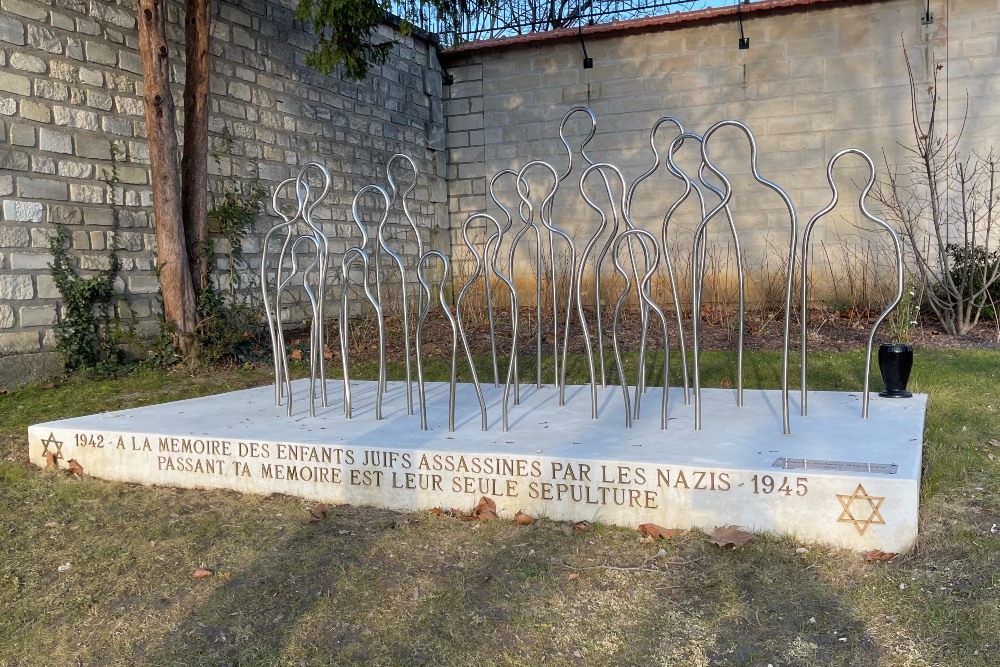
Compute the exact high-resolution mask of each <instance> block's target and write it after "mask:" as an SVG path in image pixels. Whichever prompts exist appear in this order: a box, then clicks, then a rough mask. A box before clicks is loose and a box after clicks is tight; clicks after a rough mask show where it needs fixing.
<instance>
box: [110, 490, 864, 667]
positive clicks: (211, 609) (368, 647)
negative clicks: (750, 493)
mask: <svg viewBox="0 0 1000 667" xmlns="http://www.w3.org/2000/svg"><path fill="white" fill-rule="evenodd" d="M660 546H662V547H664V549H665V550H666V551H667V553H666V554H664V555H662V556H660V557H659V558H657V557H656V556H655V554H656V553H657V549H658V548H659V547H660ZM259 548H260V553H259V555H258V556H257V558H256V559H254V560H253V561H252V562H249V563H248V564H246V566H245V567H243V568H241V569H240V570H239V571H232V572H228V573H226V574H224V575H223V576H225V577H226V578H225V579H224V581H219V580H214V581H212V580H210V581H209V582H206V585H213V586H215V589H214V590H213V591H212V593H211V594H210V595H208V596H207V597H206V598H205V599H203V600H202V601H201V602H200V603H199V604H198V605H196V606H195V607H194V608H193V609H192V610H191V611H190V613H189V614H188V615H187V616H186V617H185V618H183V619H181V620H180V622H179V623H178V624H177V626H176V627H175V628H174V629H173V630H172V631H171V632H170V633H169V634H168V635H167V636H166V637H164V638H163V640H162V642H160V644H159V646H158V647H157V648H156V649H153V650H151V651H150V652H149V653H148V654H146V655H143V656H136V657H137V659H138V662H139V663H140V664H149V665H162V666H167V665H191V664H205V665H317V664H324V665H325V664H330V665H334V664H335V665H399V666H403V665H454V666H458V665H469V666H473V665H475V666H477V667H479V666H481V665H484V664H489V665H510V666H512V667H513V666H514V665H519V666H520V665H536V664H543V663H544V664H555V665H581V664H595V665H648V664H665V663H666V662H667V661H677V662H676V664H692V665H696V664H710V665H765V664H767V663H768V662H771V663H773V664H783V665H789V664H791V665H796V664H798V665H844V666H847V665H850V666H851V667H858V666H866V665H876V664H878V655H879V650H878V648H877V646H876V644H875V642H874V641H873V640H872V638H871V637H869V636H868V635H867V634H866V632H865V624H864V622H863V621H862V620H860V619H859V618H857V617H856V616H855V615H854V614H853V613H852V612H851V610H850V609H849V608H848V607H847V606H845V605H844V604H843V603H842V600H841V596H840V595H838V593H837V591H836V590H835V588H834V587H833V585H832V584H830V583H827V582H824V581H823V580H822V579H821V578H820V577H819V576H818V575H817V574H816V573H815V572H813V571H812V570H811V568H809V567H808V564H807V563H806V562H805V561H803V559H802V558H801V557H800V556H798V555H796V554H795V553H794V548H793V547H791V546H790V545H789V544H788V543H786V542H781V541H773V540H763V541H762V542H760V543H758V544H755V545H751V546H749V547H746V548H743V549H741V550H739V551H729V552H726V551H721V550H719V549H717V548H716V547H714V546H711V545H708V543H707V541H706V540H705V539H704V538H703V537H702V536H699V535H697V534H689V535H687V536H685V537H683V538H680V539H677V540H674V541H672V542H663V543H661V544H659V545H639V546H637V545H636V543H635V533H632V532H630V531H623V530H618V529H613V528H606V527H601V526H599V527H598V529H597V531H595V532H593V533H584V534H578V533H574V532H573V531H571V530H567V527H566V526H565V525H562V524H555V523H552V522H547V521H544V520H543V521H540V522H539V523H537V524H535V525H533V526H530V527H517V526H514V525H513V524H512V523H511V522H493V523H489V524H481V525H480V524H475V523H468V522H462V521H459V520H457V519H454V518H449V517H436V516H434V515H433V514H430V513H417V514H400V513H396V512H390V511H384V510H374V509H368V508H355V507H350V506H341V507H337V508H335V509H334V510H332V512H331V514H330V516H328V517H327V518H326V519H325V520H323V521H320V522H316V523H312V524H302V525H299V526H297V527H296V528H294V530H293V532H292V534H290V535H285V536H284V537H283V538H282V539H281V540H279V541H277V542H274V543H269V544H267V543H265V544H260V545H259ZM595 560H596V561H597V562H598V563H612V564H619V565H622V566H640V565H643V564H645V565H647V566H652V567H657V568H658V569H662V572H661V573H653V572H641V571H619V570H614V569H600V568H592V566H593V564H594V561H595ZM220 567H221V566H220ZM588 568H592V569H588ZM573 573H576V574H579V577H571V576H570V575H571V574H573ZM195 585H198V584H197V583H196V584H195ZM810 619H812V620H810ZM94 664H100V662H99V661H96V662H95V663H94Z"/></svg>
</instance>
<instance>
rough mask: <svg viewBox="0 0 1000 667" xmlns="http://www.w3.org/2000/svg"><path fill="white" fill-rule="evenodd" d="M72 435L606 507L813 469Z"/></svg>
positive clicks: (298, 473) (209, 459)
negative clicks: (760, 470)
mask: <svg viewBox="0 0 1000 667" xmlns="http://www.w3.org/2000/svg"><path fill="white" fill-rule="evenodd" d="M53 439H54V438H53ZM70 442H72V443H74V444H75V445H76V447H77V448H78V449H81V450H85V449H104V450H116V452H117V455H119V456H120V455H122V453H124V452H128V453H129V455H130V456H132V455H135V456H140V457H144V458H145V457H148V459H149V463H150V464H154V463H155V467H156V470H157V471H158V472H159V473H160V474H166V475H169V474H170V473H171V472H175V473H188V474H195V475H205V476H206V477H230V476H232V477H247V478H258V479H267V480H281V481H286V482H300V483H307V484H328V485H343V486H353V487H374V488H387V489H399V490H414V491H425V492H441V493H460V494H468V495H470V496H479V495H487V496H494V497H498V498H503V497H507V498H525V499H530V500H533V501H558V502H563V501H568V502H574V503H583V504H588V505H599V506H600V505H617V506H624V507H639V508H644V509H658V507H659V503H660V502H661V498H660V491H661V490H673V491H692V492H699V491H701V492H713V493H732V492H747V493H752V494H755V495H772V494H773V495H777V496H786V497H796V496H798V497H801V496H805V495H807V494H808V492H809V479H808V477H807V476H787V475H779V474H775V475H770V474H753V475H750V476H749V479H746V478H745V476H743V475H741V474H740V473H738V472H735V471H719V470H698V469H696V468H681V467H676V466H671V467H663V466H656V465H636V464H629V465H617V464H599V463H587V462H584V461H565V460H564V461H557V460H546V459H535V458H528V457H507V456H502V455H495V454H457V453H447V454H440V453H423V452H413V451H395V450H390V449H370V448H357V447H339V446H330V445H309V444H286V443H280V442H252V441H239V440H224V439H204V438H181V437H148V436H141V435H132V434H123V435H117V434H109V435H104V434H96V433H93V432H82V431H78V432H76V433H74V435H73V438H72V440H71V441H70ZM107 453H110V452H107ZM164 481H165V482H166V481H167V479H164Z"/></svg>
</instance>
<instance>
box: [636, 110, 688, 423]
mask: <svg viewBox="0 0 1000 667" xmlns="http://www.w3.org/2000/svg"><path fill="white" fill-rule="evenodd" d="M664 123H673V125H674V126H675V127H676V128H677V132H678V133H679V136H680V137H683V136H684V134H685V133H684V126H683V125H682V124H681V122H680V121H679V120H677V119H676V118H674V117H673V116H663V117H661V118H659V119H658V120H657V121H656V122H655V123H653V129H651V130H650V131H649V147H650V148H651V149H652V151H653V164H652V165H651V166H650V167H649V169H647V170H646V171H645V172H643V173H642V174H640V175H639V176H638V177H637V178H636V179H635V180H634V181H632V184H631V185H630V186H629V189H628V193H627V194H626V196H625V203H624V206H623V210H624V214H625V218H626V224H627V228H628V229H634V228H635V226H634V225H633V224H632V222H631V220H632V199H633V197H634V196H635V191H636V189H638V187H639V186H640V185H641V184H642V182H643V181H645V180H646V179H647V178H649V177H650V176H652V175H653V174H654V173H656V170H657V169H658V168H659V166H660V161H661V159H663V158H661V156H660V152H659V150H658V149H657V148H656V131H657V130H658V129H660V126H661V125H663V124H664ZM675 142H677V138H675V140H674V141H672V142H671V143H670V146H669V148H668V149H667V156H666V160H669V158H670V156H671V151H673V150H676V149H675V148H674V145H675ZM683 143H684V139H683V138H680V141H679V143H677V144H676V146H677V148H680V146H681V145H683ZM666 160H664V161H666ZM668 170H669V167H668ZM671 173H672V174H673V175H675V176H676V175H677V174H676V173H674V172H673V171H671ZM682 180H685V179H683V178H682ZM685 184H686V189H685V192H684V193H683V194H682V195H681V197H680V198H678V200H677V201H675V202H674V204H672V205H671V206H670V207H668V209H667V211H666V213H664V215H663V225H662V233H661V239H662V240H661V247H660V253H661V255H662V257H663V261H664V264H666V267H667V279H668V280H669V281H670V291H671V294H672V296H673V299H674V310H675V311H676V314H677V333H678V339H679V345H678V347H679V348H680V353H681V365H682V368H683V380H684V403H685V405H686V404H687V403H688V400H689V399H688V371H687V350H686V349H685V345H684V321H683V318H682V316H681V305H680V303H681V302H680V297H679V296H678V292H677V276H676V275H675V273H674V263H673V261H672V259H671V256H670V244H669V243H668V242H667V225H668V223H669V221H670V217H671V216H672V215H673V213H674V212H675V211H676V210H677V208H678V207H679V206H680V204H681V203H682V202H683V201H684V200H685V199H686V198H687V196H688V194H690V192H691V183H690V181H685ZM702 214H703V215H702V217H704V211H702ZM639 243H640V245H641V246H642V249H643V254H644V256H645V260H646V262H647V263H648V262H649V252H648V251H647V250H646V246H645V243H644V241H643V239H642V237H641V236H640V237H639ZM629 258H630V259H631V260H632V261H633V269H635V267H634V254H633V253H632V246H631V243H629ZM633 274H634V275H635V279H636V281H637V282H638V281H639V273H638V270H633ZM642 303H643V300H641V299H640V309H641V310H642V323H643V333H642V339H643V340H645V339H646V332H647V330H648V329H649V311H648V309H647V308H645V307H644V306H643V305H642ZM645 386H646V385H645V378H643V383H642V387H643V390H645Z"/></svg>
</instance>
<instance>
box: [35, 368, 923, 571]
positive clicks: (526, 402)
mask: <svg viewBox="0 0 1000 667" xmlns="http://www.w3.org/2000/svg"><path fill="white" fill-rule="evenodd" d="M404 386H405V385H404V384H403V383H399V382H396V383H390V385H389V391H388V393H387V395H386V397H385V399H384V401H385V402H384V408H383V414H384V416H385V418H384V419H382V420H379V421H376V420H375V418H374V398H375V384H374V383H372V382H354V383H352V392H353V400H352V403H353V405H354V412H353V418H352V419H350V420H347V419H345V418H344V414H343V412H344V410H343V402H342V398H341V395H342V384H341V383H340V382H335V381H330V382H329V383H328V387H329V398H330V402H329V407H328V408H318V410H317V415H316V417H310V416H309V415H308V412H307V410H306V402H305V400H303V397H304V396H305V392H306V387H307V381H305V380H302V381H299V382H297V383H295V388H294V391H293V396H294V397H295V402H294V404H293V405H294V407H295V410H294V412H293V414H292V416H291V417H287V416H286V414H285V408H284V407H275V405H274V389H273V388H272V387H262V388H258V389H248V390H245V391H237V392H232V393H228V394H220V395H217V396H210V397H205V398H197V399H190V400H185V401H178V402H175V403H166V404H162V405H153V406H148V407H142V408H135V409H129V410H121V411H116V412H108V413H104V414H98V415H91V416H87V417H78V418H74V419H64V420H59V421H53V422H48V423H44V424H38V425H35V426H32V427H30V429H29V447H30V456H31V460H32V461H33V462H34V463H35V464H37V465H40V466H44V465H45V464H46V454H47V453H49V452H51V453H53V454H54V455H55V456H56V457H57V462H58V464H59V465H60V466H61V467H66V466H67V465H68V462H69V460H70V459H75V460H76V462H77V463H78V464H79V465H81V466H82V467H83V469H84V471H85V474H89V475H94V476H96V477H102V478H106V479H115V480H122V481H127V482H138V483H142V484H163V485H171V486H180V487H192V488H220V489H233V490H236V491H242V492H247V493H261V494H269V493H284V494H292V495H297V496H301V497H304V498H309V499H315V500H321V501H324V502H329V503H352V504H367V505H374V506H379V507H386V508H394V509H400V510H416V509H430V508H433V507H440V506H446V507H457V508H462V509H468V508H471V507H472V506H473V505H475V503H476V502H477V501H478V499H479V497H480V496H484V495H485V496H489V497H490V498H492V499H493V500H494V501H496V503H497V506H498V508H499V510H500V512H501V514H504V515H507V516H510V515H513V514H514V513H516V512H517V511H518V510H522V511H524V512H527V513H528V514H531V515H533V516H545V517H550V518H553V519H560V520H573V521H576V520H588V521H602V522H606V523H613V524H618V525H622V526H628V527H635V526H637V525H638V524H641V523H646V522H652V523H656V524H659V525H661V526H664V527H667V528H701V529H707V530H711V529H712V528H713V527H715V526H721V525H726V524H735V525H739V526H742V527H743V528H744V529H749V530H754V531H770V532H774V533H778V534H788V535H792V536H795V537H796V538H797V539H799V540H801V541H805V542H822V543H826V544H832V545H836V546H842V547H847V548H852V549H882V550H884V551H887V552H900V551H904V550H906V549H907V548H909V547H910V546H911V545H912V544H913V541H914V540H915V538H916V535H917V511H918V500H919V482H920V462H921V451H922V442H923V425H924V413H925V410H926V405H927V397H926V396H925V395H916V396H914V397H913V398H911V399H883V398H879V397H878V396H877V395H873V396H872V399H871V407H870V417H869V419H867V420H863V419H862V418H861V395H860V393H842V392H812V393H810V395H809V416H808V417H801V416H799V405H798V402H797V395H795V399H793V401H792V403H793V405H792V421H791V426H792V434H791V435H783V434H782V428H781V403H780V398H781V394H780V392H778V391H763V390H747V391H746V393H745V401H744V406H743V407H737V406H736V395H735V391H734V390H725V389H708V390H704V391H703V394H702V396H703V399H702V400H703V428H702V429H701V430H700V431H695V430H694V420H693V408H692V407H691V406H690V405H684V400H683V392H682V391H681V390H680V389H672V390H671V392H670V396H669V421H668V427H667V430H665V431H664V430H661V429H660V413H659V407H660V398H661V396H662V394H661V390H660V389H659V388H652V389H650V391H649V392H648V393H647V394H646V395H645V396H644V397H643V400H642V415H641V418H640V419H638V420H635V421H634V422H633V426H632V428H630V429H626V428H625V417H624V401H623V399H622V392H621V389H620V388H619V387H608V388H606V389H598V409H599V418H598V419H596V420H594V419H591V418H590V387H589V386H572V387H567V390H566V399H567V400H566V403H567V404H566V405H565V406H563V407H560V406H559V405H558V391H557V390H556V389H554V388H553V387H549V386H546V387H542V388H541V389H537V388H535V387H534V386H524V387H522V389H521V405H519V406H512V407H511V411H510V428H509V430H508V431H507V432H504V431H503V430H502V428H501V422H500V408H499V405H500V402H501V397H502V389H495V388H493V387H491V386H484V387H483V392H484V394H485V398H486V402H487V411H488V415H489V430H488V431H485V432H484V431H482V430H481V429H480V412H479V404H478V401H477V400H476V398H475V394H474V391H473V388H472V387H471V385H459V386H458V389H457V405H458V408H457V414H456V430H455V432H453V433H450V432H449V431H448V427H447V421H448V419H447V410H448V394H449V390H448V385H447V384H446V383H430V384H428V385H427V404H428V426H429V429H428V430H426V431H422V430H420V418H419V414H418V413H417V410H416V406H414V408H415V409H414V414H412V415H408V414H407V409H406V399H405V391H404ZM413 394H414V402H415V401H416V386H415V384H414V389H413Z"/></svg>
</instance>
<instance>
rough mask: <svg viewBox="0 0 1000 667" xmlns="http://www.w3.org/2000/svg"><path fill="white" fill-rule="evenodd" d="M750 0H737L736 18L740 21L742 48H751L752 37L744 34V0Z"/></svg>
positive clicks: (745, 0) (746, 0)
mask: <svg viewBox="0 0 1000 667" xmlns="http://www.w3.org/2000/svg"><path fill="white" fill-rule="evenodd" d="M748 1H749V0H742V2H741V1H740V0H736V18H737V20H739V22H740V48H741V49H749V48H750V38H749V37H747V36H746V35H744V34H743V7H742V5H743V2H748Z"/></svg>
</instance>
